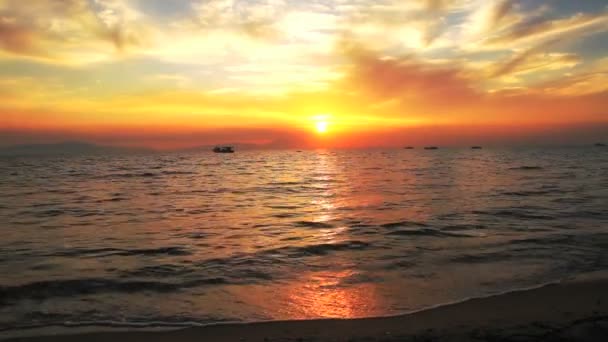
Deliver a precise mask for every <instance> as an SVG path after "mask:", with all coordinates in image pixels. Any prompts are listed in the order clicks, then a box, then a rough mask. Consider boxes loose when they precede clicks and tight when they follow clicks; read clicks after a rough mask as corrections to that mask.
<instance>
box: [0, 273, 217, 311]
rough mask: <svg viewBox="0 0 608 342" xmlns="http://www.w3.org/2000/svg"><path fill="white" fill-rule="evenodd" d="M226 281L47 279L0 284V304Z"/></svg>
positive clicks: (158, 289) (167, 290)
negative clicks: (174, 281)
mask: <svg viewBox="0 0 608 342" xmlns="http://www.w3.org/2000/svg"><path fill="white" fill-rule="evenodd" d="M227 283H228V282H227V281H226V280H225V279H224V278H206V279H196V280H191V281H186V282H179V283H169V282H160V281H138V280H130V281H121V280H113V279H102V278H86V279H67V280H48V281H40V282H33V283H27V284H23V285H17V286H0V305H2V304H4V305H7V304H10V303H14V302H16V301H19V300H24V299H29V300H46V299H49V298H54V297H72V296H79V295H89V294H100V293H114V292H124V293H133V292H142V291H153V292H163V293H164V292H173V291H176V290H179V289H182V288H189V287H199V286H203V285H218V284H227Z"/></svg>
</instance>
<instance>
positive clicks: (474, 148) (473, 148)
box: [471, 146, 483, 150]
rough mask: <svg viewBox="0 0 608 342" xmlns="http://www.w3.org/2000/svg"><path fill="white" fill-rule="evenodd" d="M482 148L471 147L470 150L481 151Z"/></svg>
mask: <svg viewBox="0 0 608 342" xmlns="http://www.w3.org/2000/svg"><path fill="white" fill-rule="evenodd" d="M482 148H483V147H481V146H473V147H471V149H472V150H481V149H482Z"/></svg>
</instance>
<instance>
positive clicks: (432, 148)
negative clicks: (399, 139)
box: [424, 146, 439, 150]
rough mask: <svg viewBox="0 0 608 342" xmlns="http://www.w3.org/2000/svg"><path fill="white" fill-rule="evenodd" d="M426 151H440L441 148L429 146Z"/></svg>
mask: <svg viewBox="0 0 608 342" xmlns="http://www.w3.org/2000/svg"><path fill="white" fill-rule="evenodd" d="M424 149H425V150H438V149H439V147H437V146H427V147H425V148H424Z"/></svg>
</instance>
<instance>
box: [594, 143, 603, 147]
mask: <svg viewBox="0 0 608 342" xmlns="http://www.w3.org/2000/svg"><path fill="white" fill-rule="evenodd" d="M595 147H606V144H604V143H597V144H595Z"/></svg>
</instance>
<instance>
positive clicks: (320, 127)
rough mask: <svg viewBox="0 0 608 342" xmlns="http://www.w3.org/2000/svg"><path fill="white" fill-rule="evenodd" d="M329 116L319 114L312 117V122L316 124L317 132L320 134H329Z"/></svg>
mask: <svg viewBox="0 0 608 342" xmlns="http://www.w3.org/2000/svg"><path fill="white" fill-rule="evenodd" d="M329 117H330V115H329V114H319V115H315V116H313V117H312V121H313V122H314V127H315V131H316V132H317V133H318V134H324V133H327V129H328V127H329V121H328V119H329Z"/></svg>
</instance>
